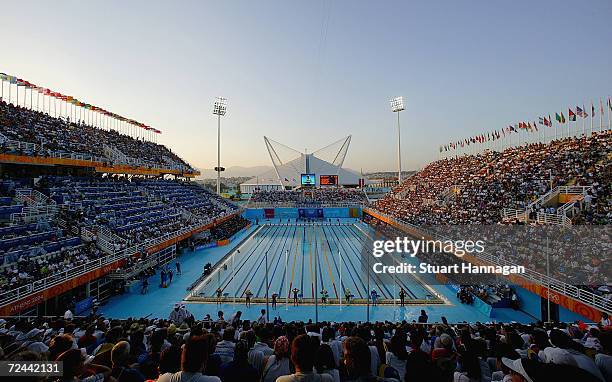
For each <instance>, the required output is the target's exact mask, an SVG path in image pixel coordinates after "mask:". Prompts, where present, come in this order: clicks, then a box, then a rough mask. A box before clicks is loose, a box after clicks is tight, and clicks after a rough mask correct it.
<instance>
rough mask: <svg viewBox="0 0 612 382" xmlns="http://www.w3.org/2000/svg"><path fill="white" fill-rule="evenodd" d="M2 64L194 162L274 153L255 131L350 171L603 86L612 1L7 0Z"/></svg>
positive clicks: (421, 157) (609, 62) (605, 92)
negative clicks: (402, 105) (345, 145)
mask: <svg viewBox="0 0 612 382" xmlns="http://www.w3.org/2000/svg"><path fill="white" fill-rule="evenodd" d="M1 9H2V11H0V17H1V19H2V22H1V23H0V30H1V32H2V46H1V47H0V72H4V73H7V74H11V75H15V76H17V77H19V78H23V79H25V80H28V81H30V82H33V83H35V84H37V85H40V86H44V87H48V88H50V89H53V90H56V91H59V92H61V93H63V94H68V95H73V96H75V97H76V98H78V99H80V100H82V101H84V102H88V103H90V104H93V105H97V106H100V107H103V108H106V109H107V110H110V111H113V112H116V113H118V114H120V115H124V116H126V117H129V118H133V119H136V120H138V121H141V122H144V123H146V124H149V125H151V126H153V127H155V128H157V129H160V130H162V131H163V134H162V136H161V142H162V143H164V144H166V145H167V146H169V147H170V148H171V149H172V150H173V151H175V152H176V153H178V154H179V155H181V156H182V157H184V158H185V159H186V160H187V161H189V162H190V163H191V164H192V165H195V166H197V167H200V168H211V167H213V166H215V165H216V133H217V130H216V129H217V122H216V118H215V116H213V115H212V103H213V101H214V98H215V96H217V95H222V96H224V97H227V98H228V100H229V101H228V113H227V115H226V117H224V118H223V120H222V157H223V160H222V164H223V165H225V166H226V167H230V166H237V165H238V166H255V165H269V164H270V160H269V157H268V156H267V151H266V149H265V145H264V142H263V136H264V135H265V136H268V137H270V138H272V139H274V140H276V141H279V142H282V143H284V144H286V145H288V146H291V147H294V148H296V149H299V150H304V149H305V148H307V149H308V150H309V151H314V150H315V149H317V148H320V147H322V146H325V145H326V144H328V143H331V142H333V141H336V140H338V139H340V138H342V137H344V136H346V135H349V134H351V135H352V136H353V138H352V146H351V149H350V150H349V153H348V156H347V159H346V162H345V167H349V168H353V169H356V170H359V169H360V168H363V170H364V171H371V170H394V169H395V168H396V151H395V150H396V144H397V143H396V130H395V128H396V127H395V123H396V120H395V115H394V114H393V113H392V112H391V110H390V107H389V99H390V98H392V97H394V96H399V95H402V96H404V98H405V100H406V110H405V111H404V112H402V114H401V123H402V148H403V154H404V155H403V163H404V164H403V167H404V169H417V168H420V167H421V166H423V165H424V164H426V163H428V162H429V161H431V160H433V159H436V158H437V155H438V147H439V145H440V144H444V143H447V142H448V141H449V140H452V139H455V140H456V139H458V138H465V137H468V136H471V135H474V134H477V133H482V132H486V131H488V130H491V129H495V128H497V129H499V128H502V127H505V126H507V125H508V124H513V123H516V122H519V121H521V120H529V121H534V120H537V118H538V116H541V115H548V114H553V115H554V112H555V111H562V110H564V111H565V113H566V114H567V108H568V106H575V105H582V104H585V105H589V106H590V103H591V100H592V101H593V102H595V103H596V104H597V105H598V103H599V98H603V97H608V96H609V95H610V94H612V75H611V69H612V1H610V0H593V1H566V0H544V1H533V0H532V1H526V0H519V1H509V2H500V1H485V0H481V1H468V0H466V1H456V0H445V1H419V2H417V1H330V0H313V1H301V2H298V1H257V0H245V1H233V0H229V1H214V2H213V1H177V2H171V1H61V0H59V1H48V0H47V1H3V2H2V7H1Z"/></svg>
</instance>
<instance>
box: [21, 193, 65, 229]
mask: <svg viewBox="0 0 612 382" xmlns="http://www.w3.org/2000/svg"><path fill="white" fill-rule="evenodd" d="M15 200H16V201H17V202H18V203H21V204H23V205H24V206H25V207H23V208H22V210H21V212H15V213H12V214H11V223H13V224H22V223H30V222H34V221H38V220H41V219H43V220H51V219H53V218H54V217H55V216H56V215H57V213H58V211H59V208H58V206H57V203H56V202H55V200H53V199H51V198H49V197H48V196H47V195H45V194H43V193H41V192H39V191H37V190H33V189H31V188H20V189H17V190H15Z"/></svg>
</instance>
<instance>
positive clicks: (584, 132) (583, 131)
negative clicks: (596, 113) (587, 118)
mask: <svg viewBox="0 0 612 382" xmlns="http://www.w3.org/2000/svg"><path fill="white" fill-rule="evenodd" d="M582 108H583V110H582V115H581V117H582V135H584V136H586V131H585V128H584V113H585V111H584V104H582Z"/></svg>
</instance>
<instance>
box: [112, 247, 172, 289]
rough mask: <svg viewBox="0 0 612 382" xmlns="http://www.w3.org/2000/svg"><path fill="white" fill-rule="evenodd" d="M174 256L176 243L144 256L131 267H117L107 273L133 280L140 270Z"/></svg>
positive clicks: (115, 278)
mask: <svg viewBox="0 0 612 382" xmlns="http://www.w3.org/2000/svg"><path fill="white" fill-rule="evenodd" d="M175 257H176V245H171V246H170V247H167V248H164V249H162V250H161V251H159V252H156V253H154V254H152V255H149V256H147V257H145V258H144V259H143V260H142V261H138V262H136V263H135V264H134V265H133V266H131V267H126V268H119V269H116V270H114V271H113V272H111V273H109V274H108V277H109V278H111V279H114V280H125V281H128V280H135V279H136V278H137V277H138V276H139V275H140V274H141V272H142V271H144V270H147V269H149V268H152V267H155V266H157V265H159V264H168V263H169V262H170V261H172V259H174V258H175Z"/></svg>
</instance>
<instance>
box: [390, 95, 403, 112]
mask: <svg viewBox="0 0 612 382" xmlns="http://www.w3.org/2000/svg"><path fill="white" fill-rule="evenodd" d="M390 103H391V111H393V112H394V113H395V112H398V111H402V110H404V109H405V108H404V97H395V98H392V99H391V101H390Z"/></svg>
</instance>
